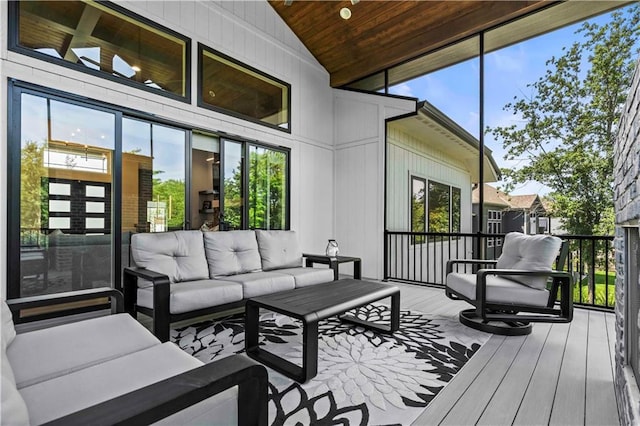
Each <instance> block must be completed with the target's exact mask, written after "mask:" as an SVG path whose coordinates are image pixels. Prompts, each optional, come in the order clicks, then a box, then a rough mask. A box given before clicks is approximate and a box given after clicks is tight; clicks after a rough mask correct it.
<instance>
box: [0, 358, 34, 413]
mask: <svg viewBox="0 0 640 426" xmlns="http://www.w3.org/2000/svg"><path fill="white" fill-rule="evenodd" d="M0 381H1V382H0V407H2V413H1V415H0V423H2V424H3V425H11V426H23V425H25V426H26V425H29V411H28V410H27V405H26V404H25V402H24V399H23V398H22V395H20V392H18V387H17V386H16V381H15V377H14V375H13V370H12V368H11V364H10V363H9V359H8V358H7V353H6V352H5V350H4V349H3V350H2V357H1V359H0Z"/></svg>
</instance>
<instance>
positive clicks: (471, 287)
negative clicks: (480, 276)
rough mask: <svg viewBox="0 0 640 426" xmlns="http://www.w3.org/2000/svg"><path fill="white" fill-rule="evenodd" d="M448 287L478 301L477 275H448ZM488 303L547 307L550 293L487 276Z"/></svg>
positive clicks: (455, 273) (456, 273)
mask: <svg viewBox="0 0 640 426" xmlns="http://www.w3.org/2000/svg"><path fill="white" fill-rule="evenodd" d="M447 287H449V288H450V289H452V290H455V291H457V292H458V293H460V294H462V295H463V296H465V297H468V298H469V299H470V300H476V275H475V274H462V273H458V272H453V273H450V274H449V275H447ZM486 294H487V298H486V299H487V302H490V303H491V302H493V303H504V304H507V305H510V304H517V305H530V306H539V307H544V306H547V302H548V300H549V292H548V291H547V290H538V289H534V288H531V287H529V286H526V285H523V284H521V283H518V282H516V281H513V280H507V279H504V278H502V277H499V276H495V275H489V276H487V293H486Z"/></svg>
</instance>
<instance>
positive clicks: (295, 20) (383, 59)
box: [269, 0, 553, 87]
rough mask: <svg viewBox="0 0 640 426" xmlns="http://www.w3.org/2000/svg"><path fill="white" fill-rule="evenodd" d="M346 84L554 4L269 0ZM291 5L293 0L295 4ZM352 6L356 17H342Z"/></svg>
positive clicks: (535, 0)
mask: <svg viewBox="0 0 640 426" xmlns="http://www.w3.org/2000/svg"><path fill="white" fill-rule="evenodd" d="M269 3H270V4H271V6H272V7H273V8H274V9H275V10H276V12H277V13H278V14H279V15H280V16H281V17H282V19H283V20H284V21H285V22H286V24H287V25H288V26H289V27H290V28H291V29H292V30H293V32H294V33H295V34H296V35H297V36H298V38H299V39H300V40H301V41H302V43H304V45H305V46H306V47H307V49H309V51H310V52H311V53H312V54H313V55H314V56H315V57H316V59H317V60H318V61H319V62H320V63H321V64H322V66H324V67H325V69H326V70H327V71H328V72H329V74H330V76H331V86H332V87H340V86H343V85H345V84H347V83H351V82H353V81H356V80H358V79H360V78H363V77H366V76H369V75H371V74H373V73H375V72H378V71H381V70H384V69H385V68H388V67H390V66H393V65H397V64H399V63H401V62H403V61H406V60H408V59H411V58H415V57H416V56H419V55H421V54H424V53H427V52H429V51H432V50H434V49H437V48H439V47H442V46H444V45H447V44H449V43H452V42H454V41H457V40H460V39H463V38H465V37H467V36H470V35H472V34H474V33H477V32H479V31H481V30H484V29H487V28H490V27H493V26H495V25H497V24H500V23H503V22H506V21H508V20H510V19H513V18H516V17H518V16H522V15H524V14H527V13H529V12H532V11H535V10H538V9H540V8H542V7H545V6H547V5H549V4H551V3H553V2H551V1H548V0H526V1H525V0H517V1H504V0H502V1H478V0H471V1H469V0H467V1H463V0H460V1H446V0H445V1H378V0H362V1H359V2H356V4H351V1H348V0H341V1H334V0H332V1H322V0H316V1H301V0H293V1H287V2H285V1H283V0H269ZM289 3H290V4H289ZM343 7H348V8H349V9H350V10H351V12H352V16H351V18H350V19H348V20H344V19H342V18H340V15H339V12H340V9H341V8H343Z"/></svg>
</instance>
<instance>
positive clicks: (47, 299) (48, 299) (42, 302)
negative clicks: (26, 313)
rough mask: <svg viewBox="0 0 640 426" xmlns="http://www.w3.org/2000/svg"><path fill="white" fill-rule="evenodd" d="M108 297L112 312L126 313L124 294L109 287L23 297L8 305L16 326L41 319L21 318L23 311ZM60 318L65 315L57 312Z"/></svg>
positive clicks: (12, 300)
mask: <svg viewBox="0 0 640 426" xmlns="http://www.w3.org/2000/svg"><path fill="white" fill-rule="evenodd" d="M101 297H108V298H109V299H110V302H111V312H112V313H117V312H124V303H123V297H122V293H120V292H119V291H118V290H115V289H113V288H109V287H100V288H91V289H87V290H79V291H69V292H64V293H55V294H43V295H40V296H29V297H21V298H18V299H9V300H7V305H9V309H11V313H12V314H13V317H14V318H13V320H14V322H15V323H16V324H18V323H24V322H29V321H35V320H38V319H41V318H40V316H34V317H33V318H22V317H20V311H21V310H23V309H31V308H41V307H44V306H55V305H61V304H64V303H72V302H79V301H83V300H92V299H98V298H101ZM57 313H58V316H60V315H64V314H65V312H64V311H59V312H57Z"/></svg>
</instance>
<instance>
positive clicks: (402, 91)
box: [390, 83, 416, 98]
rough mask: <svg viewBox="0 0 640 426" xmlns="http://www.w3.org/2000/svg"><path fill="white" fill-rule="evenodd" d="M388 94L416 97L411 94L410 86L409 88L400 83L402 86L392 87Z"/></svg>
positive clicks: (405, 84)
mask: <svg viewBox="0 0 640 426" xmlns="http://www.w3.org/2000/svg"><path fill="white" fill-rule="evenodd" d="M390 92H391V93H393V94H394V95H400V96H411V97H414V98H415V97H416V96H415V95H414V94H413V91H412V90H411V86H409V85H408V84H407V83H402V84H398V85H397V86H393V87H392V88H391V89H390Z"/></svg>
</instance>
